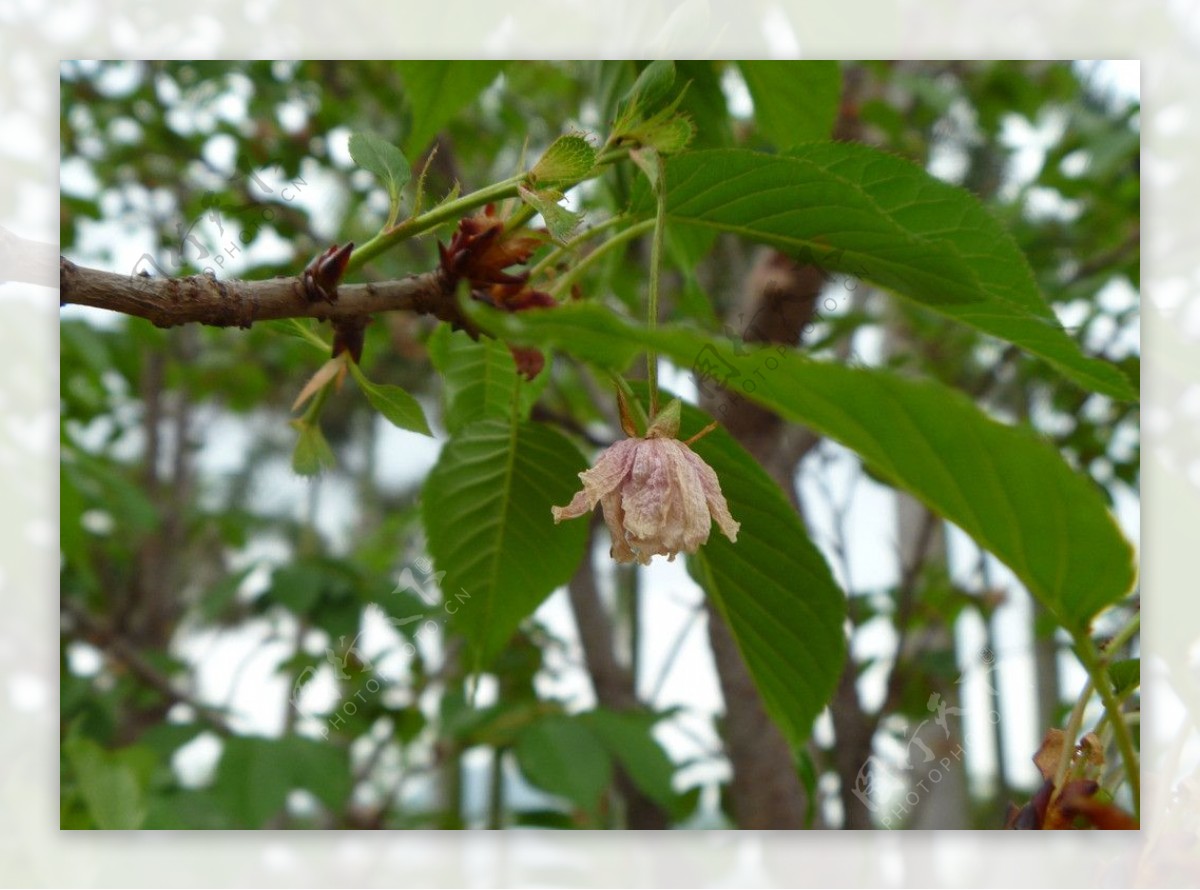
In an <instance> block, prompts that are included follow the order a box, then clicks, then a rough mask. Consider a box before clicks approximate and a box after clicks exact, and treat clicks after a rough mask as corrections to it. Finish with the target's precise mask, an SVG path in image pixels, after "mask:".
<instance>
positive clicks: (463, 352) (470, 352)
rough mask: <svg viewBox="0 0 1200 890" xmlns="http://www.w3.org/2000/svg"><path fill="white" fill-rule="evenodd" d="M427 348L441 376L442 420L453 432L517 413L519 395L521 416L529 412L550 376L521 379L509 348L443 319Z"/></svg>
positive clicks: (525, 415) (430, 338)
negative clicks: (482, 421)
mask: <svg viewBox="0 0 1200 890" xmlns="http://www.w3.org/2000/svg"><path fill="white" fill-rule="evenodd" d="M426 348H427V349H428V350H429V360H430V361H431V362H432V363H433V367H434V368H435V369H436V370H437V372H438V373H439V374H440V375H441V377H442V396H443V401H444V404H445V410H444V413H443V415H442V421H443V422H444V423H445V425H446V429H447V431H448V432H450V434H451V435H453V434H455V433H457V432H459V431H460V430H461V429H462V428H463V427H465V426H466V425H467V424H469V423H474V422H475V421H477V420H483V419H484V418H488V417H493V418H501V419H507V418H509V417H512V416H513V400H514V399H515V400H516V403H517V405H516V407H517V413H518V416H519V417H521V418H522V419H523V418H526V417H528V416H529V408H530V407H531V406H532V404H533V403H534V402H535V401H536V400H537V397H538V395H539V394H540V392H541V390H542V389H543V388H544V386H545V375H539V379H537V380H534V381H532V382H527V381H525V380H524V379H523V378H520V377H519V376H518V375H517V365H516V362H515V361H514V360H513V357H512V353H511V352H510V351H509V349H508V347H507V346H505V345H504V344H503V343H501V342H500V341H498V340H493V339H492V338H491V337H480V338H479V339H478V340H473V339H471V337H470V336H468V335H467V334H465V333H464V332H462V331H455V330H451V328H450V326H449V325H445V324H443V325H439V327H438V328H437V330H435V331H434V332H433V333H432V334H430V335H429V341H428V342H427V344H426Z"/></svg>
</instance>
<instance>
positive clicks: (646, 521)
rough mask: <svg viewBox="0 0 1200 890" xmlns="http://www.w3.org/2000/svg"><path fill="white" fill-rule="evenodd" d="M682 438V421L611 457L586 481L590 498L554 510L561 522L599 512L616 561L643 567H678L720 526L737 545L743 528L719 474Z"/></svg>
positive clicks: (583, 495)
mask: <svg viewBox="0 0 1200 890" xmlns="http://www.w3.org/2000/svg"><path fill="white" fill-rule="evenodd" d="M677 410H678V409H676V411H677ZM664 413H665V412H664ZM675 416H676V418H677V417H678V414H676V415H675ZM677 430H678V420H677V419H676V421H675V423H674V429H671V428H670V424H669V423H668V424H665V425H659V424H656V425H655V426H652V427H651V428H650V430H649V431H648V432H647V433H646V438H644V439H641V438H629V439H624V440H622V441H620V442H617V443H616V444H615V445H612V446H610V447H609V448H607V449H605V450H604V451H603V452H601V454H600V457H599V458H598V459H597V460H596V465H595V466H594V467H592V468H591V469H589V470H584V471H583V472H582V473H580V474H579V478H580V479H581V480H583V490H582V491H580V492H578V493H577V494H576V495H575V497H574V498H573V499H572V501H571V503H569V504H568V505H567V506H565V507H552V508H551V511H552V512H553V514H554V521H555V522H561V521H562V520H564V519H574V518H575V517H577V516H583V515H584V514H586V513H590V512H591V511H592V509H593V508H595V506H596V504H600V507H601V509H602V510H603V511H604V521H605V522H606V523H607V524H608V530H609V532H611V533H612V541H613V545H612V556H613V559H615V560H616V561H617V562H633V561H635V560H636V561H637V562H640V563H641V564H642V565H648V564H649V563H650V557H652V556H654V555H655V554H662V555H664V556H666V557H667V558H668V559H669V560H673V559H675V555H676V554H677V553H695V552H696V550H697V549H698V548H699V547H700V545H701V544H703V543H705V542H706V541H707V540H708V535H709V532H710V531H711V529H712V523H713V521H714V520H715V521H716V523H717V526H718V527H719V528H720V529H721V531H722V533H724V535H725V537H727V538H729V540H730V541H736V540H737V533H738V529H739V528H740V527H741V525H740V523H738V522H737V521H736V520H735V519H734V518H733V517H732V516H731V515H730V513H729V505H728V504H727V503H726V502H725V496H724V495H723V494H721V483H720V481H719V480H718V479H717V474H716V473H715V472H714V471H713V468H712V467H710V466H709V465H708V464H706V463H705V462H704V461H703V460H701V459H700V457H699V455H697V454H696V453H695V452H694V451H692V449H691V448H689V447H688V446H687V445H686V444H685V443H683V442H680V441H679V440H678V439H676V438H674V433H675V431H677Z"/></svg>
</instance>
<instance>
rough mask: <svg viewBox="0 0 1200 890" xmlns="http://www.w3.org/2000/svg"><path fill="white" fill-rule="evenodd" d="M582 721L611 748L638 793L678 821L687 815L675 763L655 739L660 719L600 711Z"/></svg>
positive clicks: (584, 716)
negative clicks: (674, 780) (675, 782)
mask: <svg viewBox="0 0 1200 890" xmlns="http://www.w3.org/2000/svg"><path fill="white" fill-rule="evenodd" d="M579 719H580V720H581V721H583V722H584V723H586V724H587V726H588V728H589V729H591V731H592V732H593V733H594V734H595V735H596V737H597V738H599V739H600V741H601V742H602V743H603V744H604V747H605V748H607V749H608V753H609V754H611V755H612V757H613V759H615V760H616V761H617V762H618V763H619V764H621V767H622V768H623V769H624V770H625V772H626V774H628V776H629V779H630V781H632V782H633V784H634V785H635V786H637V788H638V790H639V791H641V792H642V793H643V794H645V795H646V796H647V797H648V798H650V799H651V800H653V801H654V802H655V803H657V804H658V805H659V806H660V807H662V808H663V809H664V810H666V811H667V812H668V813H670V814H671V817H672V818H673V819H675V820H677V821H678V820H679V819H682V818H683V817H684V815H686V814H685V813H684V800H683V798H682V797H681V796H680V795H679V794H677V793H676V792H675V789H674V787H673V785H672V781H671V780H672V778H673V777H674V775H675V764H674V763H673V762H672V761H671V758H670V757H668V756H667V752H666V751H664V750H663V749H662V746H661V745H660V744H659V743H658V742H657V741H656V740H655V738H654V734H653V730H654V723H655V721H656V719H657V718H656V716H655V715H653V714H635V713H622V712H617V711H609V710H605V709H603V708H597V709H596V710H594V711H589V712H588V713H586V714H580V715H579Z"/></svg>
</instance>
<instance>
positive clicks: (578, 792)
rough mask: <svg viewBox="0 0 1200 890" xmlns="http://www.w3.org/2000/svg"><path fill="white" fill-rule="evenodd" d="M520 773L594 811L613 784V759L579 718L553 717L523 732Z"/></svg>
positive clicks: (519, 762) (548, 789)
mask: <svg viewBox="0 0 1200 890" xmlns="http://www.w3.org/2000/svg"><path fill="white" fill-rule="evenodd" d="M516 753H517V763H518V764H520V766H521V772H523V773H524V774H525V777H526V778H527V779H529V781H531V782H532V783H533V784H535V785H537V786H538V787H539V788H541V789H543V790H544V791H549V792H550V793H551V794H557V795H560V796H562V797H565V798H567V799H568V800H570V801H571V802H573V803H575V804H577V805H578V806H579V807H580V808H581V809H585V810H589V811H594V810H595V809H596V807H597V806H598V804H599V803H600V795H601V794H603V793H604V789H605V788H607V787H608V785H609V782H611V781H612V760H611V759H610V758H609V756H608V752H607V751H605V749H604V746H603V745H602V744H601V743H600V740H599V739H597V738H596V736H595V734H593V733H592V732H591V731H590V730H589V729H588V728H587V727H586V726H584V725H583V723H582V722H580V721H579V720H578V719H577V718H574V717H567V716H564V715H561V714H554V715H551V716H548V717H545V718H543V719H541V720H538V721H537V722H536V723H534V724H532V725H531V726H529V728H528V729H526V730H525V731H524V732H522V733H521V735H520V737H519V738H518V739H517V746H516Z"/></svg>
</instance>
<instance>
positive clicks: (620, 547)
mask: <svg viewBox="0 0 1200 890" xmlns="http://www.w3.org/2000/svg"><path fill="white" fill-rule="evenodd" d="M600 509H601V510H603V511H604V522H605V524H606V525H608V533H609V534H610V535H611V536H612V549H610V550H609V555H610V556H611V557H612V558H613V559H615V560H616V561H617V562H620V563H627V562H633V561H634V560H635V559H637V554H636V553H634V552H633V550H632V549H630V547H629V542H628V540H626V537H625V511H624V510H622V509H621V492H620V491H612V492H609V493H608V494H606V495H605V496H604V498H603V499H602V500H601V501H600ZM647 561H649V560H647Z"/></svg>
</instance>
